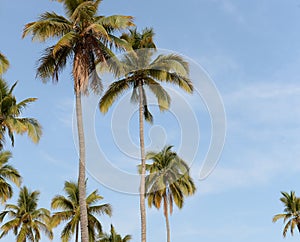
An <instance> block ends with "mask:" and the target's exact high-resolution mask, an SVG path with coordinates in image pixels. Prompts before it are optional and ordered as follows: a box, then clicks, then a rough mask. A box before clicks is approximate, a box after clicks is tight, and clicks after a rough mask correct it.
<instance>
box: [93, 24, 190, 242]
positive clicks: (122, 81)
mask: <svg viewBox="0 0 300 242" xmlns="http://www.w3.org/2000/svg"><path fill="white" fill-rule="evenodd" d="M153 36H154V33H153V30H152V29H145V30H143V31H142V33H138V32H137V31H136V30H131V31H130V33H129V34H127V35H125V34H124V35H123V36H122V39H125V40H126V41H127V42H128V43H129V44H131V46H132V48H133V49H134V51H132V52H129V53H127V54H126V55H125V56H124V58H122V59H121V60H120V66H122V68H118V69H119V73H118V74H119V75H118V76H117V77H118V79H119V80H118V81H116V82H114V83H112V84H111V85H110V86H109V89H108V90H107V91H106V92H105V94H104V95H103V96H102V98H101V100H100V103H99V106H100V110H101V112H103V113H106V112H107V111H108V109H109V108H110V107H111V106H112V104H113V103H114V101H115V100H116V99H117V98H118V97H119V96H121V94H123V93H124V92H125V91H126V90H127V89H129V88H132V89H133V92H132V96H131V101H133V102H135V103H138V106H139V136H140V152H141V180H140V211H141V238H142V242H146V209H145V144H144V120H143V116H144V117H145V119H146V121H149V122H152V120H153V117H152V115H151V113H150V112H149V110H148V106H147V98H146V90H145V87H146V86H147V87H148V88H149V89H150V91H151V92H152V93H154V95H155V97H156V98H157V101H158V105H159V108H160V110H161V111H163V110H166V109H168V108H169V105H170V100H171V98H170V96H169V95H168V93H167V92H166V91H165V90H164V88H163V87H162V86H161V85H160V82H169V83H171V84H175V85H178V86H179V87H180V88H182V89H183V90H185V91H187V92H189V93H191V92H192V91H193V85H192V83H191V81H190V80H189V78H188V77H187V76H188V72H189V68H188V63H187V62H185V61H184V60H183V59H182V57H180V56H178V55H159V56H158V57H157V58H155V59H154V60H152V59H153V56H154V54H155V45H154V43H153Z"/></svg>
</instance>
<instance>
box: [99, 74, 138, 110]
mask: <svg viewBox="0 0 300 242" xmlns="http://www.w3.org/2000/svg"><path fill="white" fill-rule="evenodd" d="M131 82H132V80H131V78H130V77H129V78H124V79H121V80H119V81H116V82H114V83H112V84H111V85H110V86H109V88H108V90H107V91H106V92H105V94H104V95H103V96H102V98H101V100H100V102H99V108H100V111H101V112H102V113H106V112H107V111H108V109H109V108H110V107H111V106H112V104H113V103H114V102H115V101H116V99H117V98H118V97H119V96H120V95H121V94H122V93H123V92H125V91H126V90H127V89H129V88H130V86H131V85H132V83H131Z"/></svg>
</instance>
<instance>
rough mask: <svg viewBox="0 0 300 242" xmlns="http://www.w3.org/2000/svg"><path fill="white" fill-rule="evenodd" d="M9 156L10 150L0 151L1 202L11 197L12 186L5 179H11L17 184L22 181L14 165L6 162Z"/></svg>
mask: <svg viewBox="0 0 300 242" xmlns="http://www.w3.org/2000/svg"><path fill="white" fill-rule="evenodd" d="M10 158H11V152H9V151H2V152H0V201H1V202H2V203H4V202H6V201H7V199H9V198H11V197H12V195H13V189H12V186H11V185H10V184H9V183H8V182H7V180H10V181H12V182H13V183H14V184H16V185H17V186H20V184H21V181H22V178H21V176H20V174H19V172H18V171H17V170H16V169H15V168H14V167H12V166H11V165H8V164H7V162H8V160H9V159H10Z"/></svg>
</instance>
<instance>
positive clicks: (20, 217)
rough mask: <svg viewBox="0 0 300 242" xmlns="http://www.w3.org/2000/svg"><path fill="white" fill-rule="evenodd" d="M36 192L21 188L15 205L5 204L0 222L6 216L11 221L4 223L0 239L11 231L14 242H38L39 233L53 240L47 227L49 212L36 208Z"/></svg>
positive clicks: (37, 195) (37, 194) (0, 215)
mask: <svg viewBox="0 0 300 242" xmlns="http://www.w3.org/2000/svg"><path fill="white" fill-rule="evenodd" d="M39 194H40V193H39V192H38V191H33V192H31V191H29V190H28V188H27V187H25V186H24V187H22V188H21V190H20V194H19V199H18V201H17V204H16V205H14V204H7V205H6V206H5V211H3V212H2V213H0V222H1V223H2V221H3V220H4V218H5V217H6V215H7V216H8V217H9V218H11V220H9V221H7V222H6V223H4V224H3V225H2V226H1V227H0V230H1V231H2V233H1V235H0V239H1V238H3V237H4V236H5V235H7V233H8V232H9V231H10V230H12V231H13V233H14V234H15V235H16V242H26V241H32V242H38V241H39V240H40V239H41V233H40V232H41V231H42V232H44V234H45V235H46V236H47V237H48V238H49V239H51V240H52V239H53V233H52V230H51V228H50V226H49V221H50V212H49V211H48V210H47V209H45V208H38V197H39Z"/></svg>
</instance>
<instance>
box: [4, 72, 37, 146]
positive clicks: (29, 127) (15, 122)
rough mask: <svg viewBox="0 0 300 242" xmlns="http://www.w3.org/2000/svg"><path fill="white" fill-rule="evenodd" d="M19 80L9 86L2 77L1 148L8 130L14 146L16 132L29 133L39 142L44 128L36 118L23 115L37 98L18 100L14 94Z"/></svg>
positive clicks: (33, 139)
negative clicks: (24, 110)
mask: <svg viewBox="0 0 300 242" xmlns="http://www.w3.org/2000/svg"><path fill="white" fill-rule="evenodd" d="M16 85H17V82H16V83H14V84H13V85H12V87H11V88H9V87H8V85H7V83H6V82H5V81H4V80H3V79H2V78H1V77H0V149H2V148H3V144H4V143H5V133H6V132H7V134H8V136H9V138H10V140H11V144H12V146H14V133H16V134H21V135H22V134H24V133H27V135H28V137H29V138H30V139H31V140H32V141H33V142H34V143H37V142H38V141H39V140H40V137H41V135H42V128H41V125H40V124H39V122H38V121H37V120H36V119H34V118H24V117H21V115H22V111H23V109H25V108H26V107H27V106H28V104H30V103H32V102H35V101H36V100H37V98H27V99H25V100H22V101H21V102H17V100H16V97H15V96H14V95H13V91H14V88H15V87H16Z"/></svg>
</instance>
